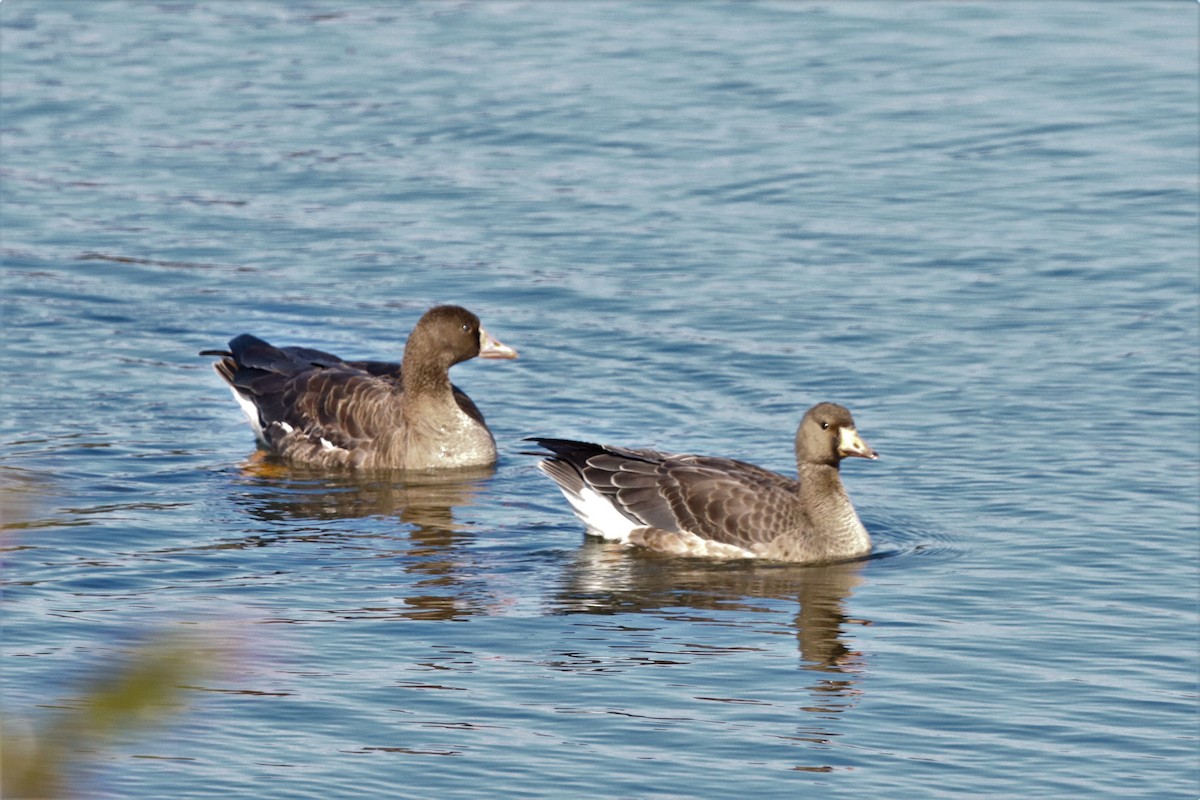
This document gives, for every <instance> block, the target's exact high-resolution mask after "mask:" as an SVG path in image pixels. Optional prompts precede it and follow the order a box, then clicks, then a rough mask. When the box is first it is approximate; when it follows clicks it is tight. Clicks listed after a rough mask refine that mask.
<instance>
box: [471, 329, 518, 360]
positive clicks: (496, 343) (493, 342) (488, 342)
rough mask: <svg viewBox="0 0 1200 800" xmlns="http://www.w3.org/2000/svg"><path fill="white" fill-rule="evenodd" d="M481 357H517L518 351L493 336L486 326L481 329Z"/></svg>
mask: <svg viewBox="0 0 1200 800" xmlns="http://www.w3.org/2000/svg"><path fill="white" fill-rule="evenodd" d="M479 357H480V358H516V357H517V351H516V350H513V349H512V348H511V347H509V346H508V345H506V344H504V343H503V342H501V341H500V340H499V339H497V338H495V337H494V336H492V335H491V334H490V333H488V332H487V331H486V330H485V329H484V328H482V327H481V328H480V329H479Z"/></svg>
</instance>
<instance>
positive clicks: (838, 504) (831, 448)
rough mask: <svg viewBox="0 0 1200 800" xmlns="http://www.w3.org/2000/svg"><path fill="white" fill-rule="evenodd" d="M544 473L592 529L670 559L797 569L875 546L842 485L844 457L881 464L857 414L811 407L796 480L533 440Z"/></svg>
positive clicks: (689, 459)
mask: <svg viewBox="0 0 1200 800" xmlns="http://www.w3.org/2000/svg"><path fill="white" fill-rule="evenodd" d="M527 441H532V442H536V443H537V444H538V445H539V446H540V447H542V448H543V449H544V450H546V451H549V452H548V453H547V452H541V453H531V455H540V456H542V457H543V459H542V460H541V461H539V462H538V468H539V469H540V470H541V471H542V472H543V473H545V474H546V475H547V476H549V477H550V479H551V480H553V481H554V482H555V483H556V484H557V485H558V488H559V489H560V490H561V491H562V493H563V495H564V496H565V497H566V498H567V502H569V503H570V505H571V508H572V509H573V510H574V512H575V514H576V515H577V516H578V517H579V518H580V519H581V520H582V521H583V523H584V524H585V525H586V526H587V528H588V531H589V532H590V533H592V534H594V535H597V536H600V537H602V538H604V539H608V540H611V541H617V542H623V543H625V544H629V545H636V546H640V547H643V548H646V549H648V550H652V551H656V552H658V553H663V554H668V555H684V556H700V557H709V558H723V559H740V558H758V559H767V560H773V561H787V562H793V563H819V562H831V561H843V560H850V559H854V558H859V557H862V556H865V555H866V554H867V553H869V552H870V550H871V538H870V536H869V535H868V533H867V530H866V528H864V527H863V524H862V522H861V521H860V520H859V518H858V514H857V513H856V512H855V510H854V506H853V505H851V503H850V498H849V497H848V496H847V494H846V490H845V488H844V487H843V486H842V480H841V475H840V471H839V466H840V464H841V462H842V459H844V458H847V457H851V456H858V457H860V458H866V459H872V460H874V459H877V458H879V454H878V453H876V452H875V450H873V449H872V448H871V447H870V446H868V445H867V443H866V442H865V441H863V439H862V438H861V437H860V436H859V434H858V431H857V429H856V428H855V425H854V418H853V417H852V416H851V414H850V411H849V410H848V409H846V408H845V407H843V406H840V405H837V404H835V403H818V404H817V405H815V406H813V407H812V408H810V409H808V411H807V413H805V415H804V418H803V419H802V420H801V422H800V426H799V429H798V430H797V432H796V467H797V477H796V479H792V478H789V477H787V476H784V475H780V474H778V473H775V472H771V471H769V470H766V469H763V468H761V467H757V466H755V465H753V464H748V463H746V462H744V461H735V460H733V459H728V458H714V457H710V456H699V455H675V454H671V453H663V452H658V451H656V450H637V449H630V448H624V447H612V446H608V445H602V444H592V443H590V442H579V441H572V440H569V439H547V438H538V437H534V438H530V439H528V440H527Z"/></svg>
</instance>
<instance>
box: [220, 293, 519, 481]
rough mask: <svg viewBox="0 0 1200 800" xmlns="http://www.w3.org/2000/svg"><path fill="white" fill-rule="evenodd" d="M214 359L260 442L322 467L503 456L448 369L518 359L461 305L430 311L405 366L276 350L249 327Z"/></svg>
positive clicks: (451, 462)
mask: <svg viewBox="0 0 1200 800" xmlns="http://www.w3.org/2000/svg"><path fill="white" fill-rule="evenodd" d="M200 355H202V356H204V355H208V356H222V358H221V360H220V361H217V362H216V363H215V364H213V368H214V369H216V371H217V374H218V375H220V376H221V377H222V378H224V379H225V382H226V383H228V384H229V388H230V389H231V390H232V391H233V397H234V399H235V400H237V401H238V404H239V405H241V407H242V410H243V411H244V412H245V414H246V417H247V418H248V419H249V420H250V425H251V427H253V428H254V433H255V436H256V438H257V439H258V442H259V445H260V446H262V447H263V448H265V449H267V450H269V451H271V452H272V453H274V454H276V455H279V456H282V457H283V458H286V459H289V460H292V461H299V462H304V463H308V464H315V465H317V466H322V467H356V468H362V469H405V470H428V469H451V468H457V467H477V466H488V465H491V464H494V463H495V462H496V442H495V439H493V438H492V432H491V431H489V430H488V427H487V424H486V423H485V422H484V421H483V414H481V413H480V412H479V409H478V408H476V407H475V404H474V403H473V402H471V398H469V397H467V396H466V394H464V393H463V392H462V391H461V390H459V389H458V387H456V386H454V385H453V384H451V383H450V374H449V370H450V367H452V366H453V365H455V364H457V363H458V362H460V361H466V360H467V359H469V358H474V357H475V356H479V357H480V358H516V357H517V352H516V351H515V350H513V349H512V348H511V347H508V346H506V345H503V344H501V343H500V342H498V341H497V340H496V339H494V338H492V337H491V335H489V334H488V332H487V331H486V330H484V329H483V327H482V326H481V325H480V324H479V318H478V317H476V316H475V315H474V314H472V313H471V312H470V311H467V310H466V309H465V308H460V307H459V306H436V307H434V308H431V309H429V311H427V312H425V314H424V316H422V317H421V319H420V320H418V321H417V324H416V327H414V328H413V330H412V333H411V334H409V337H408V343H407V344H406V345H405V348H404V358H403V360H402V362H401V363H400V364H394V363H388V362H383V361H343V360H342V359H340V358H338V357H337V356H335V355H332V354H330V353H325V352H322V351H320V350H313V349H311V348H307V347H273V346H272V345H270V344H267V343H266V342H264V341H263V340H262V339H259V338H256V337H254V336H251V335H250V334H248V333H244V334H242V335H241V336H238V337H237V338H235V339H232V340H230V342H229V350H204V351H201V353H200Z"/></svg>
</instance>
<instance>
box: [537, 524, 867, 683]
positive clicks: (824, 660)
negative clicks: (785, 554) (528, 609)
mask: <svg viewBox="0 0 1200 800" xmlns="http://www.w3.org/2000/svg"><path fill="white" fill-rule="evenodd" d="M863 566H864V562H862V561H854V562H848V563H844V564H830V565H825V566H796V565H790V564H753V563H747V562H744V561H739V562H705V561H702V560H699V559H678V558H666V557H657V556H653V555H647V554H645V553H641V552H638V551H636V550H631V549H629V548H626V547H622V546H620V545H613V544H609V543H606V542H599V541H595V540H593V539H589V540H587V542H586V543H585V544H584V545H583V547H582V548H580V550H579V553H578V556H577V558H576V560H575V563H574V564H573V565H572V569H571V571H570V574H569V575H568V577H567V579H566V581H565V585H564V588H563V590H562V591H561V592H560V594H559V596H558V597H557V598H556V601H555V602H556V604H557V608H558V609H559V610H561V611H562V612H564V613H592V614H614V613H619V612H630V611H634V612H641V611H657V610H661V609H664V608H678V607H681V606H683V607H687V608H691V609H712V610H718V609H719V610H725V611H728V610H731V609H744V610H746V611H750V612H754V611H759V610H761V609H760V608H759V606H757V605H756V603H755V601H756V600H759V599H776V600H793V599H794V600H797V601H798V603H799V607H798V610H797V612H796V616H795V618H794V625H795V631H796V638H797V642H798V644H799V649H800V658H801V660H802V661H803V662H804V663H803V664H802V666H803V667H804V668H805V669H809V670H815V671H818V672H835V673H836V672H848V671H853V670H856V669H858V668H859V667H860V666H861V654H860V653H858V652H857V651H854V650H852V649H851V648H850V647H849V646H848V645H847V644H846V643H845V642H844V641H843V637H842V633H843V632H842V627H843V625H845V624H848V623H854V624H860V625H865V624H868V623H867V622H866V621H865V620H862V619H855V618H851V617H850V616H848V615H847V614H846V612H845V608H844V604H845V602H844V601H845V600H846V598H847V597H849V595H850V593H851V592H852V591H853V590H854V588H855V587H856V586H858V584H859V583H860V582H861V580H862V578H861V572H862V569H863Z"/></svg>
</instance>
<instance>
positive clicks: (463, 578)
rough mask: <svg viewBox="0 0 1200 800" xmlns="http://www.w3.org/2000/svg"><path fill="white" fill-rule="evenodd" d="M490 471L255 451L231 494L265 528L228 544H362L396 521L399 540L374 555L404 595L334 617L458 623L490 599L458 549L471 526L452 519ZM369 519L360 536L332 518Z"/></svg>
mask: <svg viewBox="0 0 1200 800" xmlns="http://www.w3.org/2000/svg"><path fill="white" fill-rule="evenodd" d="M494 472H495V470H494V468H493V467H483V468H478V469H471V470H455V471H452V472H443V473H420V474H413V473H403V472H372V473H365V474H358V473H329V472H325V471H321V470H316V469H312V468H308V467H303V466H293V465H288V464H282V463H280V462H277V461H275V460H273V459H271V458H269V457H266V456H264V455H263V454H256V455H255V456H254V457H253V458H252V459H250V460H249V461H247V462H246V463H245V464H243V465H242V467H241V470H240V472H239V475H238V483H239V491H237V492H236V496H235V498H234V499H235V502H236V503H238V504H239V505H240V506H242V507H243V508H244V509H245V511H246V513H247V514H248V515H249V516H251V517H252V518H254V519H256V520H258V521H260V522H262V523H265V527H264V529H263V530H260V531H258V532H255V533H253V534H249V535H247V536H246V537H245V538H243V539H240V540H239V541H237V542H233V543H227V544H226V545H225V546H226V547H238V548H241V547H252V546H265V545H270V544H275V543H278V542H280V541H282V540H286V541H289V542H296V541H301V542H313V541H321V542H329V541H335V542H336V541H341V540H354V541H356V542H357V543H358V545H361V540H362V537H363V536H370V537H374V538H382V539H386V540H389V541H390V540H393V539H395V538H396V537H397V535H398V527H400V526H402V527H403V542H402V543H401V542H398V545H400V546H397V547H395V548H391V547H386V546H385V548H384V549H383V550H382V551H378V554H379V555H380V556H381V557H386V558H389V559H393V563H394V564H395V566H396V567H397V568H398V569H399V571H400V572H401V573H403V575H405V576H407V577H406V578H403V579H402V580H401V581H400V584H401V585H402V586H403V595H404V596H403V597H401V598H389V600H390V602H372V603H371V604H370V605H369V606H362V607H357V608H352V609H344V608H343V609H338V610H336V611H335V612H334V613H335V614H336V615H337V616H338V617H340V618H346V619H349V618H354V619H361V618H364V617H372V618H408V619H459V618H462V617H465V616H470V615H474V614H480V613H486V611H487V608H488V607H490V605H491V600H489V598H488V596H487V592H486V589H482V588H481V587H480V586H478V585H477V584H478V583H479V581H478V580H476V579H472V578H468V577H467V576H468V575H473V574H474V573H475V571H476V570H474V569H473V568H471V567H472V565H471V563H470V560H469V558H470V557H469V554H468V552H467V551H466V548H465V547H464V545H465V544H466V543H467V541H468V540H469V538H470V536H471V532H470V530H469V528H468V526H466V525H464V524H463V523H460V522H459V521H457V520H456V519H455V511H456V509H461V508H464V507H466V506H469V505H470V504H472V503H473V502H475V500H476V498H477V497H478V496H479V494H480V493H481V492H482V491H483V490H484V489H485V487H486V484H487V482H488V481H489V479H490V478H491V477H492V475H493V474H494ZM367 517H378V518H380V519H381V520H385V521H386V524H385V525H383V526H382V527H381V528H379V529H378V530H372V529H368V530H367V531H366V532H365V533H364V530H363V528H362V526H350V525H339V524H337V523H338V522H339V521H346V520H354V519H362V518H367ZM393 521H394V522H396V523H399V526H397V525H393V524H392V523H393ZM397 599H398V600H399V602H396V601H397Z"/></svg>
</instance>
